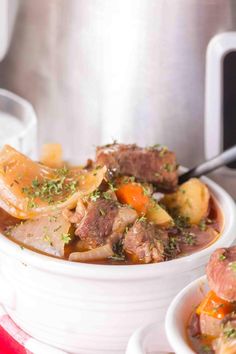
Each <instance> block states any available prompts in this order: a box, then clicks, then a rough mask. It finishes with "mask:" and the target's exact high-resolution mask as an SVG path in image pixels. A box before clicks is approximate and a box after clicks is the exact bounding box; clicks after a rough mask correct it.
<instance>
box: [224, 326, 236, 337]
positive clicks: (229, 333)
mask: <svg viewBox="0 0 236 354" xmlns="http://www.w3.org/2000/svg"><path fill="white" fill-rule="evenodd" d="M223 334H224V336H225V338H230V339H232V338H236V329H235V328H233V327H225V328H224V330H223Z"/></svg>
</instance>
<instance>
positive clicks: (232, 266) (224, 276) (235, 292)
mask: <svg viewBox="0 0 236 354" xmlns="http://www.w3.org/2000/svg"><path fill="white" fill-rule="evenodd" d="M207 278H208V283H209V286H210V288H211V289H212V290H213V291H214V292H215V293H216V294H217V296H219V297H221V298H222V299H224V300H227V301H231V302H232V301H236V246H232V247H229V248H219V249H217V250H216V251H215V252H214V253H213V254H212V255H211V258H210V261H209V262H208V265H207Z"/></svg>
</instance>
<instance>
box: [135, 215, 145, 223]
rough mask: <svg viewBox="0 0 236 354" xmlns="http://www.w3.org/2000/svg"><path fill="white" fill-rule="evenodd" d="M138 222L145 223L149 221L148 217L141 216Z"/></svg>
mask: <svg viewBox="0 0 236 354" xmlns="http://www.w3.org/2000/svg"><path fill="white" fill-rule="evenodd" d="M137 221H138V222H144V221H147V218H146V216H144V215H142V216H140V218H138V219H137Z"/></svg>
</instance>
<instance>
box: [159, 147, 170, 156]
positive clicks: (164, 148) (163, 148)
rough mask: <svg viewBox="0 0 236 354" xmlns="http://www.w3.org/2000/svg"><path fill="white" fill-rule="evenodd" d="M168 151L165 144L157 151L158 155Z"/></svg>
mask: <svg viewBox="0 0 236 354" xmlns="http://www.w3.org/2000/svg"><path fill="white" fill-rule="evenodd" d="M167 151H168V147H167V146H162V147H161V150H160V153H159V156H160V157H163V156H164V155H165V154H166V153H167Z"/></svg>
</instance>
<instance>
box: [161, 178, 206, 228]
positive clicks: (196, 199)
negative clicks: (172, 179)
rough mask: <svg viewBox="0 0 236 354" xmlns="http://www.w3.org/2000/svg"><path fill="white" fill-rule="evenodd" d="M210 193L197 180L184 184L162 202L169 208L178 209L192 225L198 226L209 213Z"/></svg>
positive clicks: (192, 179) (193, 179)
mask: <svg viewBox="0 0 236 354" xmlns="http://www.w3.org/2000/svg"><path fill="white" fill-rule="evenodd" d="M209 200H210V193H209V190H208V188H207V186H206V185H205V184H204V183H202V182H201V181H200V180H199V179H197V178H191V179H190V180H189V181H187V182H185V183H183V184H182V185H181V186H180V187H179V188H178V190H177V192H175V193H173V194H168V195H166V196H165V197H164V199H163V200H162V202H163V203H164V204H165V205H166V206H167V207H168V208H176V209H177V210H178V213H179V214H180V215H182V216H185V217H187V218H189V222H190V224H198V223H199V222H200V221H201V220H202V219H204V218H205V217H206V216H207V214H208V211H209Z"/></svg>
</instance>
